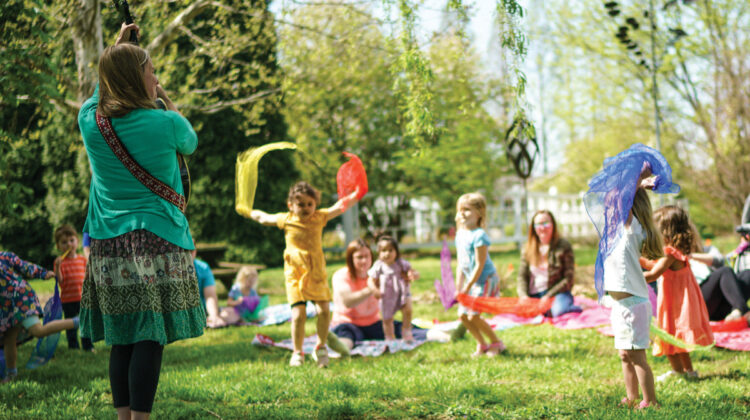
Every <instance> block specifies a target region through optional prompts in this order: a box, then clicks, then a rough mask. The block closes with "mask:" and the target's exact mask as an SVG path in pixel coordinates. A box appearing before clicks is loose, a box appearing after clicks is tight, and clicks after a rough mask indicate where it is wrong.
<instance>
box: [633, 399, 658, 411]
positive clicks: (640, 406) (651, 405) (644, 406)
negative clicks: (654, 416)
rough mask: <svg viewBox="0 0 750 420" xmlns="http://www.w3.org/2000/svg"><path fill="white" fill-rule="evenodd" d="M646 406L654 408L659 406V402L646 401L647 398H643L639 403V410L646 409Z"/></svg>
mask: <svg viewBox="0 0 750 420" xmlns="http://www.w3.org/2000/svg"><path fill="white" fill-rule="evenodd" d="M646 408H653V409H656V408H659V403H657V402H646V400H643V401H641V403H640V404H638V407H637V409H638V410H644V409H646Z"/></svg>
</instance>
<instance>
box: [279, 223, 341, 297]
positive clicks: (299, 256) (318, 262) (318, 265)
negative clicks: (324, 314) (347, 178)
mask: <svg viewBox="0 0 750 420" xmlns="http://www.w3.org/2000/svg"><path fill="white" fill-rule="evenodd" d="M327 222H328V210H327V209H322V210H316V211H315V213H313V214H311V215H310V216H308V217H307V218H305V220H300V218H299V217H297V216H296V215H295V214H294V213H291V212H288V213H278V214H276V225H277V226H278V227H279V229H283V230H284V238H285V240H286V249H285V250H284V277H285V278H286V298H287V301H288V302H289V303H290V304H292V305H293V304H295V303H298V302H304V301H308V300H312V301H316V302H320V301H330V300H331V296H332V294H331V289H330V288H329V287H328V276H327V275H326V260H325V256H324V255H323V243H322V237H323V227H324V226H325V225H326V223H327Z"/></svg>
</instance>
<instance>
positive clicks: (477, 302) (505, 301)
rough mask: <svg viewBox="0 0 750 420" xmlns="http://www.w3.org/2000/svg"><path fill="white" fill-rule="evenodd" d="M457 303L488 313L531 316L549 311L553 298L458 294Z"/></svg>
mask: <svg viewBox="0 0 750 420" xmlns="http://www.w3.org/2000/svg"><path fill="white" fill-rule="evenodd" d="M458 303H460V304H461V305H463V306H465V307H467V308H469V309H471V310H472V311H476V312H484V313H490V314H515V315H518V316H522V317H527V318H532V317H535V316H537V315H542V314H544V313H545V312H547V311H549V309H550V308H551V307H552V303H554V299H536V298H530V297H527V298H518V297H473V296H469V295H465V294H463V293H462V294H459V295H458Z"/></svg>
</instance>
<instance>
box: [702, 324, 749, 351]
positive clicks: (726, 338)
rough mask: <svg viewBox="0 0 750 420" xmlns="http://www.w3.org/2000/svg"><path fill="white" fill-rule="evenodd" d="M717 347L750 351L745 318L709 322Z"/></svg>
mask: <svg viewBox="0 0 750 420" xmlns="http://www.w3.org/2000/svg"><path fill="white" fill-rule="evenodd" d="M711 329H712V330H713V332H714V341H715V343H716V346H717V347H723V348H725V349H729V350H735V351H750V327H748V325H747V320H745V318H740V319H736V320H734V321H718V322H711Z"/></svg>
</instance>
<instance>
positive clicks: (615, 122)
mask: <svg viewBox="0 0 750 420" xmlns="http://www.w3.org/2000/svg"><path fill="white" fill-rule="evenodd" d="M682 3H683V2H674V4H673V5H672V7H669V8H666V9H662V8H661V7H659V8H658V9H657V10H656V14H655V22H656V31H655V32H654V39H655V50H656V51H655V56H656V61H657V63H659V64H660V66H658V69H657V73H656V82H657V83H658V88H659V101H660V113H659V118H660V122H661V150H662V153H663V154H664V155H665V156H666V158H667V160H668V161H669V162H670V165H671V166H672V169H673V178H674V179H675V180H676V182H678V183H679V184H680V185H681V186H682V192H681V194H680V197H681V198H688V199H689V202H690V211H691V216H692V217H693V219H694V221H695V222H696V223H697V224H698V225H699V226H700V227H701V228H702V229H703V230H705V231H706V232H713V233H718V232H722V231H726V230H728V229H730V228H731V227H732V226H733V225H734V224H735V223H737V222H738V220H739V213H740V209H741V208H742V203H743V201H744V198H745V197H746V196H747V193H748V191H750V183H749V182H750V181H748V177H747V176H745V175H744V174H747V173H748V171H750V159H748V158H747V156H750V149H749V148H750V138H748V133H747V130H744V131H743V129H741V128H740V127H743V126H746V125H747V124H748V119H750V114H749V113H748V112H747V107H745V106H744V105H740V104H741V103H744V102H745V96H746V95H745V96H743V95H744V94H743V93H741V92H742V88H740V86H745V85H746V80H747V76H746V72H745V71H744V70H740V69H739V68H737V67H736V66H733V65H728V64H727V63H730V62H745V61H747V58H748V53H749V52H750V48H749V47H750V38H749V37H748V36H747V34H748V32H747V31H744V30H742V29H740V28H744V27H747V25H748V23H749V22H750V14H748V13H747V7H746V2H744V1H736V0H726V1H721V2H684V3H685V4H684V5H683V4H682ZM677 6H679V7H677ZM545 7H549V9H548V13H547V14H548V16H554V17H555V18H554V19H548V22H549V23H550V31H549V32H548V36H545V37H542V38H540V39H539V42H540V44H541V46H540V47H539V48H541V49H543V50H550V51H554V52H555V54H554V55H555V63H554V64H555V65H554V67H553V68H551V71H552V72H553V73H554V75H553V77H552V79H553V80H554V85H553V86H548V88H549V90H551V91H553V92H554V93H552V95H553V98H554V99H553V100H552V101H550V102H551V103H554V104H555V107H554V108H553V109H552V112H551V114H552V118H550V119H553V120H557V122H558V123H559V125H558V130H557V134H558V135H559V140H558V141H559V142H560V143H567V146H566V150H565V161H564V163H563V165H562V166H561V168H560V170H559V171H558V173H556V174H552V175H551V176H550V177H548V178H546V179H544V180H542V181H541V182H540V183H538V184H536V185H535V187H539V188H547V187H548V186H549V185H553V184H554V185H556V186H557V187H558V189H559V190H561V191H566V192H579V191H585V190H586V188H587V187H586V183H587V180H588V179H589V178H590V176H591V175H592V174H593V173H594V172H596V171H597V170H598V169H599V168H600V167H601V162H602V160H603V158H604V157H607V156H613V155H615V154H616V153H618V152H620V151H621V150H623V149H625V148H626V147H627V146H629V145H630V144H632V143H635V142H641V143H645V144H648V145H650V146H653V147H655V146H656V142H655V140H654V138H655V134H654V133H655V121H654V104H653V96H652V92H653V81H652V77H651V73H650V69H651V68H653V67H652V63H651V61H652V58H651V31H650V30H649V29H648V28H649V26H650V24H649V21H648V19H646V18H645V15H644V12H645V10H644V9H645V8H647V7H648V6H647V4H646V5H644V3H643V2H621V3H620V5H619V6H618V7H619V8H620V9H621V15H620V16H617V17H616V18H614V19H613V18H611V17H610V16H608V15H607V13H606V10H605V9H604V7H603V6H602V3H601V2H595V1H586V2H578V3H574V4H571V3H570V2H562V1H551V2H545ZM628 18H632V19H634V20H636V21H637V22H640V26H639V29H637V30H636V29H634V28H633V26H632V25H630V24H627V23H626V19H628ZM621 27H628V28H630V29H629V31H628V37H629V39H630V40H631V41H632V42H630V45H631V46H632V48H631V49H627V47H625V46H623V45H622V44H621V43H620V42H619V41H618V39H617V38H615V36H614V35H615V33H617V32H618V31H620V30H621V29H620V28H621ZM581 28H586V33H585V36H581ZM670 28H671V29H670ZM675 28H681V29H684V30H686V31H687V36H686V37H682V38H675V37H674V33H675V32H674V30H675Z"/></svg>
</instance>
